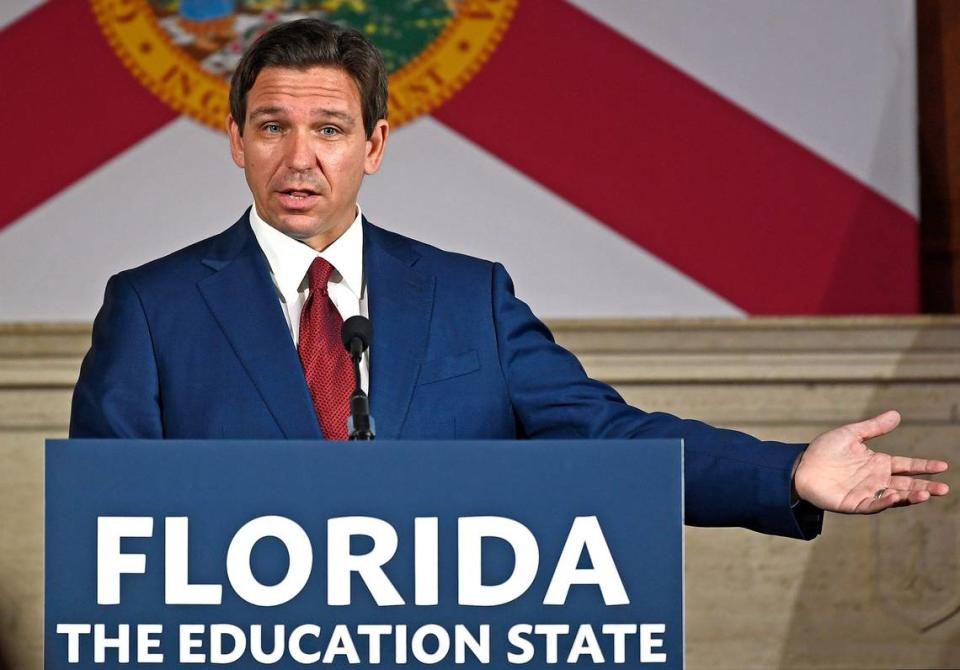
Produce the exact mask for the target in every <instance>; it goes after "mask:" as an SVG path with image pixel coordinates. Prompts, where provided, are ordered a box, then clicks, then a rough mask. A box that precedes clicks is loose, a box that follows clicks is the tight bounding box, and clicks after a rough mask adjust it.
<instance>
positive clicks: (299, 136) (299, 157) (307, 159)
mask: <svg viewBox="0 0 960 670" xmlns="http://www.w3.org/2000/svg"><path fill="white" fill-rule="evenodd" d="M316 165H317V155H316V152H314V150H313V142H312V141H311V138H310V134H309V132H307V131H305V130H296V131H294V132H292V133H290V135H288V138H287V166H288V167H289V168H290V169H291V170H297V171H303V170H310V169H312V168H314V167H316Z"/></svg>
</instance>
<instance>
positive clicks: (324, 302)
mask: <svg viewBox="0 0 960 670" xmlns="http://www.w3.org/2000/svg"><path fill="white" fill-rule="evenodd" d="M332 272H333V266H332V265H330V263H328V262H327V261H325V260H324V259H322V258H320V257H319V256H318V257H317V258H315V259H314V260H313V263H311V264H310V269H309V270H307V277H308V278H309V281H310V295H309V296H307V301H306V302H305V303H304V305H303V311H302V312H301V313H300V343H299V345H298V346H297V349H298V351H299V352H300V363H301V364H302V365H303V373H304V376H305V377H306V378H307V386H308V387H310V396H311V397H312V398H313V407H314V409H316V411H317V418H318V419H319V420H320V428H321V429H323V435H324V437H326V438H327V439H328V440H345V439H347V417H348V416H350V394H351V393H352V392H353V386H354V379H353V364H352V362H351V361H350V355H349V354H348V353H347V350H346V349H345V348H344V347H343V342H342V341H341V339H340V329H341V327H342V326H343V319H342V318H341V316H340V312H338V311H337V308H336V306H335V305H334V304H333V301H332V300H330V296H329V295H328V294H327V282H328V281H329V279H330V273H332Z"/></svg>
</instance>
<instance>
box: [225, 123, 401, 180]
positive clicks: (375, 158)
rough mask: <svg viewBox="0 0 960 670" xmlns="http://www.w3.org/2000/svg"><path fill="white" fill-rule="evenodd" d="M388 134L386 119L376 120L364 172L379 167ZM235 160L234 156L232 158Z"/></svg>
mask: <svg viewBox="0 0 960 670" xmlns="http://www.w3.org/2000/svg"><path fill="white" fill-rule="evenodd" d="M389 134H390V125H389V124H388V123H387V120H386V119H380V120H379V121H377V125H376V126H374V128H373V132H372V133H371V134H370V139H368V140H367V155H366V158H365V159H364V163H363V171H364V174H373V173H374V172H376V171H377V170H379V169H380V162H381V161H382V160H383V150H384V149H385V148H386V146H387V135H389ZM234 160H236V158H234Z"/></svg>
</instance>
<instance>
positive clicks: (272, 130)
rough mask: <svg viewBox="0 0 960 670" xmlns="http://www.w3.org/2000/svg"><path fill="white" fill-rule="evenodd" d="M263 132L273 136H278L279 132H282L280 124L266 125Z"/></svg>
mask: <svg viewBox="0 0 960 670" xmlns="http://www.w3.org/2000/svg"><path fill="white" fill-rule="evenodd" d="M263 130H264V132H266V133H269V134H271V135H273V134H276V133H279V132H280V124H279V123H265V124H263Z"/></svg>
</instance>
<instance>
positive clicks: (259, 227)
mask: <svg viewBox="0 0 960 670" xmlns="http://www.w3.org/2000/svg"><path fill="white" fill-rule="evenodd" d="M362 216H363V214H362V213H361V211H360V205H357V216H356V218H354V220H353V222H352V223H351V224H350V226H349V227H348V228H347V229H346V230H345V231H344V233H343V234H342V235H341V236H340V237H338V238H337V239H336V240H334V241H333V243H332V244H331V245H330V246H328V247H327V248H326V249H324V250H323V251H321V252H319V253H318V252H317V251H315V250H314V249H311V248H310V247H309V246H307V245H306V244H304V243H303V242H300V241H299V240H295V239H294V238H292V237H289V236H288V235H285V234H284V233H281V232H280V231H279V230H277V229H276V228H274V227H273V226H271V225H270V224H269V223H267V222H266V221H264V220H263V219H262V218H261V217H260V215H259V214H258V213H257V208H256V206H254V207H251V208H250V227H251V228H252V229H253V234H254V236H256V238H257V242H258V243H259V244H260V248H261V249H263V253H264V255H265V256H266V257H267V262H268V263H269V265H270V273H271V274H272V275H273V281H274V283H275V284H276V287H277V290H278V291H279V292H280V294H281V295H282V296H283V298H284V300H286V301H287V302H290V301H292V300H293V299H295V298H296V296H297V293H298V292H299V291H300V286H301V285H302V283H303V281H304V277H305V276H306V274H307V270H308V269H309V268H310V264H311V263H313V259H314V258H316V257H317V256H320V257H321V258H323V259H325V260H326V261H327V262H328V263H330V265H332V266H333V267H334V269H335V270H336V273H335V274H334V275H333V276H332V277H331V281H337V274H339V282H342V283H343V284H344V285H345V286H346V287H347V288H348V289H349V290H350V292H351V293H353V294H354V296H356V298H357V299H358V300H359V299H360V298H361V292H362V291H363V225H362V223H361V218H362Z"/></svg>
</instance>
